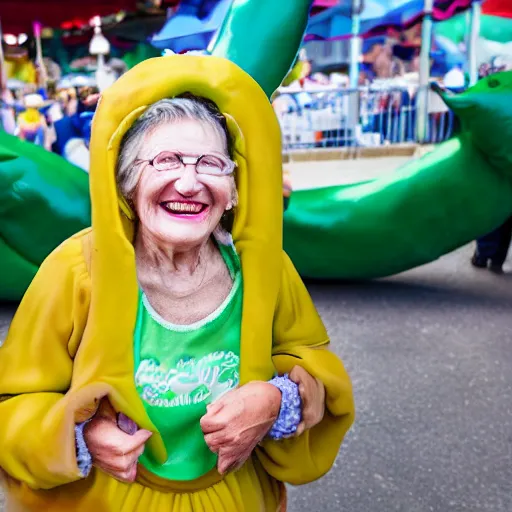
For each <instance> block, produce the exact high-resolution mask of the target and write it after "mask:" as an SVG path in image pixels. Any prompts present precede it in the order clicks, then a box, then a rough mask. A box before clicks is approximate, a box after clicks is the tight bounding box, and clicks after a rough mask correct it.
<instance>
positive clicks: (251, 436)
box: [84, 366, 325, 482]
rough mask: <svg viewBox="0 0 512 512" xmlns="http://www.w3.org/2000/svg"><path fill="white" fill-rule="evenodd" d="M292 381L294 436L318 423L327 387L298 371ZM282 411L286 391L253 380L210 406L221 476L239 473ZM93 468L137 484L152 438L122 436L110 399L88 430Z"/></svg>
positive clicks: (209, 433)
mask: <svg viewBox="0 0 512 512" xmlns="http://www.w3.org/2000/svg"><path fill="white" fill-rule="evenodd" d="M289 377H290V379H291V380H292V381H294V382H295V383H296V384H298V386H299V393H300V396H301V399H302V422H301V423H300V425H299V426H298V428H297V432H296V433H295V435H294V436H299V435H301V434H302V433H303V432H304V430H306V429H310V428H312V427H314V426H315V425H316V424H318V423H319V422H320V421H321V420H322V418H323V415H324V410H325V389H324V386H323V384H322V383H321V382H320V381H319V380H318V379H315V378H314V377H312V376H311V375H310V374H309V373H308V372H306V370H304V369H303V368H301V367H299V366H295V367H294V368H293V370H292V371H291V372H290V374H289ZM280 408H281V391H280V390H279V389H277V388H276V387H275V386H273V385H272V384H269V383H268V382H263V381H252V382H249V383H247V384H245V385H244V386H241V387H239V388H237V389H233V390H231V391H229V392H228V393H226V394H225V395H224V396H222V397H221V398H219V399H218V400H216V401H215V402H214V403H212V404H210V405H208V406H207V411H206V414H205V415H204V416H203V417H202V418H201V428H202V430H203V433H204V438H205V441H206V444H207V445H208V447H209V448H210V450H211V451H212V452H214V453H216V454H217V455H218V462H217V470H218V471H219V473H220V474H225V473H227V472H228V471H234V470H236V469H238V468H240V467H241V466H242V465H243V464H244V463H245V462H246V461H247V459H248V458H249V457H250V456H251V454H252V452H253V450H254V448H255V447H256V446H257V444H258V443H259V442H260V441H261V440H262V439H263V438H264V437H265V436H266V435H267V434H268V432H269V430H270V429H271V427H272V425H273V424H274V422H275V421H276V419H277V417H278V415H279V410H280ZM84 435H85V440H86V443H87V447H88V449H89V452H90V453H91V456H92V460H93V464H94V465H95V466H97V467H99V468H100V469H101V470H103V471H104V472H106V473H108V474H110V475H111V476H113V477H114V478H116V479H117V480H121V481H123V482H133V481H135V478H136V476H137V464H138V459H139V457H140V455H141V454H142V453H143V451H144V447H145V444H146V441H147V440H148V439H149V438H150V437H151V435H152V433H151V432H149V431H147V430H143V429H140V430H138V431H137V432H136V433H135V434H133V435H129V434H127V433H125V432H123V431H122V430H121V429H120V428H119V426H118V425H117V420H116V414H115V411H114V410H113V408H112V406H111V405H110V403H109V401H108V399H104V400H103V401H102V403H101V406H100V409H99V411H98V412H97V414H96V415H95V416H94V418H93V419H92V420H91V421H90V422H89V424H88V425H87V426H86V429H85V431H84Z"/></svg>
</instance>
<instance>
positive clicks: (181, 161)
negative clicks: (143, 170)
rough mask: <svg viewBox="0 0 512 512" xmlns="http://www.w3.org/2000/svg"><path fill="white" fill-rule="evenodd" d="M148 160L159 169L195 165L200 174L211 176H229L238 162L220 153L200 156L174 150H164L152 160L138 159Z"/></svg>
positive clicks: (176, 168)
mask: <svg viewBox="0 0 512 512" xmlns="http://www.w3.org/2000/svg"><path fill="white" fill-rule="evenodd" d="M138 162H139V163H141V162H148V163H149V165H151V166H152V167H154V168H155V169H156V170H157V171H161V172H166V171H180V170H182V169H183V168H184V167H185V166H186V165H194V166H195V168H196V172H197V173H198V174H209V175H211V176H227V175H229V174H232V173H233V171H234V170H235V167H236V163H235V162H233V161H232V160H230V159H229V158H227V157H225V156H223V155H220V154H215V155H213V154H208V155H201V156H198V157H195V156H187V155H182V154H180V153H176V152H174V151H162V152H161V153H158V155H156V156H155V157H154V158H153V159H152V160H138Z"/></svg>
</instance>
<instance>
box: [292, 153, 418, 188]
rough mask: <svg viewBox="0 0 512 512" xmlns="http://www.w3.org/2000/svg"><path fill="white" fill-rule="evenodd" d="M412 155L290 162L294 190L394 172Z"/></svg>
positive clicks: (365, 178)
mask: <svg viewBox="0 0 512 512" xmlns="http://www.w3.org/2000/svg"><path fill="white" fill-rule="evenodd" d="M410 159H411V158H410V157H385V158H359V159H357V160H327V161H325V162H319V163H316V162H293V161H292V162H290V163H288V164H286V165H285V167H286V168H287V169H288V170H289V171H290V173H291V177H292V184H293V188H294V190H300V189H304V188H313V187H328V186H330V185H339V184H341V183H353V182H356V181H363V180H367V179H371V178H375V177H377V176H379V175H381V174H383V173H386V172H392V171H393V170H394V169H398V168H399V167H400V166H401V165H404V164H405V163H406V162H408V161H409V160H410Z"/></svg>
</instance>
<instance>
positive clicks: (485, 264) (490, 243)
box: [471, 216, 512, 274]
mask: <svg viewBox="0 0 512 512" xmlns="http://www.w3.org/2000/svg"><path fill="white" fill-rule="evenodd" d="M511 238H512V216H511V217H509V218H508V219H507V220H506V221H505V222H504V223H503V224H502V225H501V226H500V227H499V228H497V229H495V230H494V231H491V233H488V234H487V235H484V236H482V237H480V238H478V239H477V241H476V250H475V253H474V254H473V257H472V258H471V263H472V264H473V266H474V267H477V268H489V270H491V271H492V272H495V273H497V274H502V273H503V263H505V260H506V259H507V253H508V249H509V247H510V240H511Z"/></svg>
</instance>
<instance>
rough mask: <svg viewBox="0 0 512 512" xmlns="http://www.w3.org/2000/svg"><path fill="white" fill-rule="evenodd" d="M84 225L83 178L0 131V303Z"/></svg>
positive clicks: (18, 293)
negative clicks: (0, 300) (0, 268)
mask: <svg viewBox="0 0 512 512" xmlns="http://www.w3.org/2000/svg"><path fill="white" fill-rule="evenodd" d="M88 225H90V203H89V182H88V175H87V174H86V173H85V172H84V171H82V170H81V169H79V168H78V167H75V166H73V165H71V164H69V163H68V162H67V161H66V160H64V159H63V158H61V157H60V156H58V155H56V154H54V153H50V152H48V151H46V150H45V149H43V148H41V147H39V146H36V145H35V144H30V143H28V142H23V141H21V140H19V139H18V138H16V137H13V136H12V135H8V134H6V133H5V132H2V131H0V262H1V266H2V270H1V272H0V299H12V300H17V299H20V298H21V297H22V296H23V294H24V293H25V290H26V289H27V287H28V285H29V284H30V282H31V280H32V278H33V277H34V275H35V273H36V272H37V269H38V268H39V265H41V263H42V262H43V260H44V259H45V258H46V256H48V254H49V253H50V252H51V251H52V250H53V249H55V247H57V246H58V245H59V244H60V243H61V242H62V241H63V240H65V239H66V238H68V237H69V236H71V235H73V234H74V233H76V232H77V231H80V230H81V229H84V228H85V227H87V226H88Z"/></svg>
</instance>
